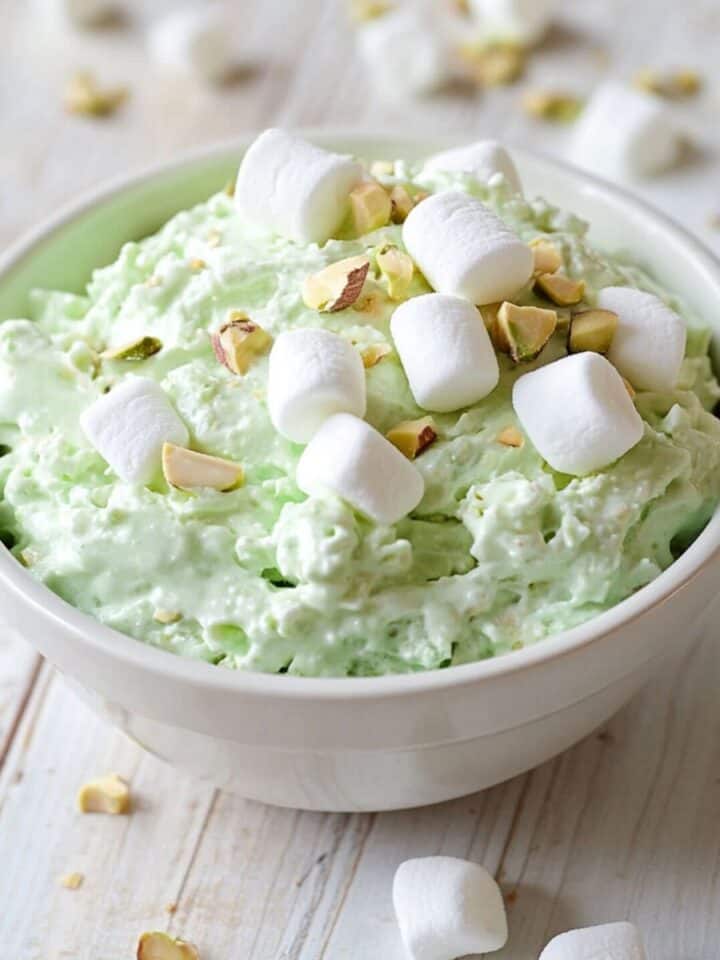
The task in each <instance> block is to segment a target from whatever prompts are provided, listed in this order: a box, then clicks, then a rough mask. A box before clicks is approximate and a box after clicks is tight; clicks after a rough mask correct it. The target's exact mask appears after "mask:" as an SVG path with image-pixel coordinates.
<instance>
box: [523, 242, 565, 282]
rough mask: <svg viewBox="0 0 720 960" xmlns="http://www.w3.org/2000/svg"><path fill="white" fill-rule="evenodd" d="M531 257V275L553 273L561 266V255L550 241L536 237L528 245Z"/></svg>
mask: <svg viewBox="0 0 720 960" xmlns="http://www.w3.org/2000/svg"><path fill="white" fill-rule="evenodd" d="M528 246H529V247H530V249H531V250H532V255H533V274H534V275H535V276H537V275H538V274H541V273H555V271H556V270H559V269H560V267H561V266H562V264H563V258H562V254H561V253H560V251H559V250H558V248H557V247H556V246H555V244H554V243H553V242H552V241H551V240H546V239H545V238H544V237H536V238H535V239H534V240H531V241H530V243H529V244H528Z"/></svg>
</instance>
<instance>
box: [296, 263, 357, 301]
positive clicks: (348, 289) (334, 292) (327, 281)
mask: <svg viewBox="0 0 720 960" xmlns="http://www.w3.org/2000/svg"><path fill="white" fill-rule="evenodd" d="M369 269H370V260H369V259H368V257H367V256H365V255H360V256H357V257H347V258H346V259H344V260H338V261H336V262H335V263H331V264H330V266H329V267H325V269H324V270H320V271H319V272H318V273H314V274H312V275H311V276H309V277H307V278H306V280H305V282H304V283H303V290H302V297H303V302H304V303H305V306H306V307H310V309H311V310H320V311H321V312H322V313H335V311H337V310H344V309H345V308H346V307H350V306H352V304H353V303H355V301H356V300H357V298H358V297H359V296H360V293H361V291H362V288H363V285H364V283H365V278H366V277H367V275H368V270H369Z"/></svg>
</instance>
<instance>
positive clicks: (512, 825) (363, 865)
mask: <svg viewBox="0 0 720 960" xmlns="http://www.w3.org/2000/svg"><path fill="white" fill-rule="evenodd" d="M142 6H143V5H142V4H140V3H139V2H138V3H137V4H136V5H135V7H134V10H135V13H136V17H135V26H133V27H132V28H130V27H128V28H126V29H123V30H120V31H117V32H107V33H106V32H102V33H100V34H97V35H90V34H82V35H80V34H78V35H72V36H67V37H62V38H60V39H59V40H58V38H57V36H55V38H54V40H52V39H51V38H52V33H51V29H50V25H49V24H48V26H47V28H46V27H44V26H43V25H42V24H40V25H38V24H37V23H36V22H34V21H33V20H32V17H31V9H32V7H33V5H32V4H29V3H28V4H20V3H16V2H13V0H4V3H0V9H2V11H3V31H4V35H5V44H6V53H5V55H4V56H3V57H2V58H0V113H1V116H2V131H3V135H2V140H3V148H2V150H0V175H2V182H3V190H2V199H1V201H0V242H3V243H4V242H7V241H9V240H10V239H12V238H14V237H15V236H16V235H17V234H18V233H19V232H20V231H22V230H24V229H25V228H27V227H28V226H30V225H32V224H34V223H36V222H37V221H38V220H39V219H40V218H41V217H43V216H45V215H46V213H47V212H48V211H50V210H52V209H54V208H55V207H56V206H57V205H58V204H59V203H61V202H64V201H65V200H68V199H70V198H72V197H73V196H76V195H77V194H78V193H79V192H81V191H82V190H83V189H85V188H86V187H89V186H92V185H94V184H95V183H97V182H98V181H99V180H100V179H104V178H106V177H109V176H113V175H116V174H118V173H122V172H123V171H125V170H127V169H129V168H131V167H137V166H138V165H142V164H144V163H146V162H148V161H150V160H159V159H163V158H169V157H171V156H172V155H173V154H174V153H176V152H177V151H178V150H179V149H182V148H185V147H187V146H190V145H194V144H197V143H199V142H204V141H209V140H212V139H215V138H220V137H225V136H227V135H230V134H233V133H238V132H241V131H242V130H244V129H249V128H252V127H255V128H258V127H261V126H265V125H267V124H268V123H271V122H272V123H286V124H295V125H301V124H318V123H319V124H325V125H331V124H344V125H347V124H350V123H352V124H358V125H364V126H367V127H375V128H377V127H391V128H393V127H394V128H397V127H398V126H401V127H402V128H403V129H407V130H409V131H410V132H422V131H423V129H425V130H428V129H432V130H433V131H437V132H440V131H446V132H462V133H467V135H468V137H471V136H473V137H478V136H481V135H482V136H486V135H489V136H501V137H505V136H507V137H508V138H509V139H511V140H515V141H516V142H524V143H527V144H530V145H532V146H535V147H539V148H548V149H555V150H557V151H558V152H559V153H562V151H563V149H564V146H563V145H564V143H565V142H566V138H567V132H566V131H565V130H556V129H555V128H550V127H541V126H540V125H537V124H533V123H530V122H528V121H526V120H525V119H524V118H523V117H522V115H521V114H520V112H519V110H517V109H516V108H515V106H516V103H517V101H518V98H519V90H518V89H513V88H510V89H508V90H502V91H497V92H494V93H492V94H491V95H487V96H485V97H479V98H476V99H470V98H462V97H455V98H449V97H440V98H437V99H433V100H432V101H429V102H427V103H425V104H410V105H407V104H403V105H393V106H385V105H384V104H382V103H381V102H380V101H379V100H377V99H376V98H375V97H371V98H368V96H367V90H366V88H365V86H364V84H363V67H362V65H361V64H360V63H359V62H358V61H357V60H356V59H355V58H354V56H353V55H352V45H351V38H350V35H349V33H348V29H347V27H346V24H345V21H344V14H343V10H342V5H341V3H340V2H339V0H324V2H323V0H306V2H305V3H304V4H303V8H304V10H305V11H306V13H305V15H304V16H303V17H288V15H287V9H288V5H286V4H280V3H263V4H259V3H258V4H255V5H251V4H249V3H247V2H246V3H245V4H244V6H245V7H246V9H247V16H246V20H245V29H246V31H247V36H248V43H250V44H252V45H254V46H255V48H256V49H258V50H260V51H265V54H264V56H262V57H260V60H261V64H260V69H259V71H258V73H257V74H256V75H255V76H254V78H252V80H251V81H249V82H247V83H246V84H242V85H238V86H237V87H233V88H229V89H227V90H224V91H220V92H213V91H208V90H207V89H206V88H204V87H202V88H201V87H199V86H198V85H196V84H193V82H192V81H178V80H177V79H176V78H174V77H173V78H169V77H165V76H164V75H161V74H160V73H159V72H158V71H157V70H156V69H155V68H151V67H150V66H149V65H147V62H146V60H145V54H144V53H143V50H142V48H141V45H140V44H139V42H138V39H137V34H136V32H135V30H136V29H137V24H138V21H140V20H142V18H143V16H146V14H143V13H142ZM144 6H145V7H146V8H152V10H153V12H154V11H155V10H158V12H159V11H160V9H166V8H168V7H169V6H170V4H169V3H167V2H165V0H154V2H153V4H152V5H151V4H145V5H144ZM566 7H567V8H569V13H568V14H567V15H566V27H565V28H564V29H563V30H562V31H555V34H554V36H553V37H552V42H551V45H550V46H549V48H548V49H547V51H546V52H545V53H544V54H543V55H542V56H538V57H537V58H536V60H535V62H534V63H533V65H532V67H531V72H530V77H531V80H532V81H537V82H545V81H548V82H553V83H556V84H558V85H560V86H563V87H567V88H570V89H573V90H575V89H578V90H584V89H589V88H590V87H591V85H592V83H593V82H594V81H595V80H596V79H599V78H600V77H601V76H604V75H605V74H606V73H608V72H610V73H612V74H613V75H616V76H627V75H628V74H630V73H632V71H633V70H634V69H635V68H636V67H638V66H641V65H645V64H651V65H652V64H657V65H667V64H669V65H673V64H676V65H680V66H692V67H698V68H700V69H702V70H704V71H705V72H706V74H707V75H708V76H709V77H713V76H714V80H715V85H714V89H713V90H710V91H709V92H708V93H707V95H706V96H705V97H704V98H703V99H702V100H700V101H698V102H697V103H695V104H692V105H689V106H687V107H683V108H682V110H681V116H682V117H683V118H685V119H686V120H687V122H688V124H689V126H690V127H691V128H692V129H693V130H695V131H696V135H697V136H698V138H699V140H700V143H701V147H702V149H701V151H698V153H697V155H696V157H695V158H694V159H693V160H692V162H690V163H689V164H688V165H687V166H685V167H684V168H682V169H680V170H678V171H676V172H675V173H673V174H671V175H668V176H667V177H663V178H659V179H657V180H656V181H653V182H652V183H646V184H643V185H641V186H640V188H639V189H640V192H641V193H643V195H645V196H646V197H648V198H650V199H652V200H654V201H655V202H656V203H657V204H658V205H659V206H661V207H662V208H663V209H665V210H666V211H667V212H669V213H671V214H673V215H674V216H676V217H677V218H678V219H680V220H681V221H682V222H683V223H684V224H685V225H686V226H687V227H689V228H690V229H692V230H695V231H697V232H698V233H699V234H700V235H701V236H702V237H703V238H704V239H705V240H706V241H707V242H709V243H711V244H712V245H713V246H714V247H715V249H716V250H718V251H720V233H718V232H716V233H712V232H711V231H710V230H709V229H707V228H706V226H705V224H706V220H707V216H708V214H709V213H710V211H711V210H712V209H713V205H714V206H715V207H717V206H718V205H719V203H720V201H719V197H718V189H717V184H718V179H719V177H718V165H717V161H716V160H715V161H714V160H713V157H712V149H713V148H714V149H715V150H716V151H717V150H718V149H720V124H719V123H718V115H719V114H720V93H719V84H720V68H719V66H718V64H717V49H718V38H719V37H720V7H718V5H717V2H716V0H693V2H692V3H688V4H678V3H676V2H671V0H653V2H652V3H650V2H642V3H634V4H627V3H625V2H623V0H583V3H582V4H575V3H569V2H568V3H566ZM330 29H333V30H337V31H338V32H337V35H336V36H337V39H336V42H335V43H333V44H328V43H327V40H326V31H327V30H330ZM53 30H54V27H53ZM601 49H602V50H604V51H607V52H609V53H610V55H611V65H610V67H608V66H607V65H603V61H604V60H605V58H604V56H601V55H600V54H599V53H598V51H599V50H601ZM593 51H595V53H593ZM86 66H89V67H93V68H95V69H96V70H97V72H98V75H99V77H101V78H102V79H103V80H107V81H108V82H110V83H112V82H128V83H130V85H131V86H132V87H133V98H132V100H131V101H130V102H129V103H128V105H127V107H126V108H125V109H124V110H123V111H122V112H121V113H120V114H118V115H117V116H116V117H115V118H113V119H112V120H110V121H107V122H105V123H93V122H90V121H83V120H81V119H74V118H67V117H66V116H65V115H64V114H63V112H62V109H61V105H60V98H59V89H60V87H61V85H62V82H63V81H64V79H65V78H66V77H67V75H68V74H69V73H70V72H71V71H72V70H74V69H77V68H82V67H86ZM719 680H720V649H719V648H718V645H717V643H716V642H715V640H714V637H712V636H710V637H708V639H707V640H706V641H705V642H704V643H703V644H702V645H701V646H700V647H699V648H697V649H696V650H695V651H694V652H693V653H691V654H690V655H687V656H685V655H683V656H682V657H677V658H675V660H674V661H672V662H671V663H669V664H668V665H667V666H666V667H665V668H664V669H663V670H662V672H661V673H660V674H659V675H658V678H657V679H656V680H655V681H654V682H652V683H651V685H650V686H649V687H648V688H646V690H645V691H644V692H643V693H642V694H641V695H640V696H639V697H637V698H636V699H635V700H634V701H633V703H632V704H631V706H630V707H629V708H627V709H625V710H624V711H623V712H622V713H621V714H619V715H618V716H617V717H616V718H615V719H614V720H613V721H611V723H610V724H609V726H608V727H607V729H606V730H605V731H604V732H603V733H601V734H600V735H596V736H592V737H590V738H589V739H587V740H586V741H585V742H584V743H582V744H581V745H579V746H578V747H576V748H574V749H573V750H571V751H570V752H568V753H566V754H565V755H563V756H562V757H561V758H559V759H557V760H555V761H551V762H550V763H547V764H545V765H544V766H543V767H541V768H539V769H538V770H536V771H534V772H533V773H531V774H527V775H524V776H522V777H520V778H517V779H516V780H513V781H510V782H509V783H507V784H505V785H503V786H500V787H497V788H495V789H493V790H490V791H487V792H485V793H482V794H478V795H476V796H474V797H471V798H467V799H464V800H457V801H453V802H451V803H448V804H443V805H442V806H438V807H431V808H423V809H420V810H417V811H414V812H409V813H392V814H383V815H380V816H373V815H352V816H345V815H339V814H331V815H323V814H315V813H294V812H291V811H284V810H278V809H273V808H267V807H262V806H260V805H258V804H255V803H252V802H248V801H243V800H239V799H237V798H235V797H232V796H230V795H227V794H221V793H216V792H214V791H212V790H211V789H209V788H207V787H203V786H198V785H197V784H195V783H191V782H190V781H188V780H185V779H184V778H182V777H181V776H179V775H177V774H176V773H174V772H173V771H172V770H170V768H168V767H166V766H165V765H163V764H162V763H160V762H159V761H156V760H154V759H153V758H151V757H149V756H147V755H145V754H144V753H142V752H141V751H140V750H139V749H138V748H137V747H136V746H134V745H132V744H131V743H129V742H128V741H126V740H125V739H124V738H123V737H122V736H121V735H119V734H116V733H113V732H112V731H111V730H110V728H109V727H107V726H105V725H104V724H102V723H101V722H100V721H98V720H96V719H95V718H94V717H93V716H92V715H91V714H90V713H89V712H88V711H87V710H86V708H85V707H83V706H81V705H80V704H79V703H78V702H77V701H76V700H75V698H74V697H73V696H72V695H71V694H70V693H69V691H67V690H66V689H65V687H64V686H63V685H62V683H61V682H60V681H59V679H58V678H56V677H52V676H51V675H50V672H49V671H48V669H47V667H44V668H43V669H42V670H41V671H40V672H39V674H38V673H37V672H36V659H35V657H34V656H33V655H32V654H31V653H30V652H29V651H28V648H27V647H26V646H25V645H24V643H23V641H21V640H19V639H17V638H15V637H14V636H12V637H11V636H8V635H5V634H4V635H2V636H0V762H2V761H3V760H4V764H3V766H2V769H1V770H0V863H1V864H2V870H0V946H1V947H2V948H3V949H4V950H5V953H6V954H7V955H8V956H9V957H13V958H14V957H18V958H22V960H41V958H42V960H60V958H64V960H67V958H73V960H99V958H106V957H107V958H108V960H109V958H115V957H118V958H119V957H125V956H132V952H133V947H134V942H135V939H136V937H137V935H138V934H139V933H140V932H141V931H142V930H144V929H148V928H154V927H161V928H168V929H170V930H171V931H173V932H175V933H176V934H178V935H183V936H186V937H187V938H189V939H191V940H193V941H195V942H197V943H198V945H199V946H200V947H201V948H202V954H203V958H204V960H220V958H226V957H231V956H232V957H235V956H243V957H247V958H248V960H267V958H275V957H277V958H284V960H291V958H292V960H355V958H357V960H362V958H374V957H377V956H382V957H383V960H399V958H400V956H401V952H400V945H399V937H398V935H397V932H396V929H395V926H394V921H393V917H392V904H391V898H390V890H391V881H392V875H393V872H394V869H395V867H396V866H397V864H398V863H399V862H400V861H401V860H402V859H405V858H406V857H408V856H420V855H426V854H436V853H444V854H450V855H454V856H462V857H470V858H471V859H476V860H478V861H480V862H483V863H484V864H485V865H486V866H487V867H488V869H490V870H491V871H492V872H493V873H494V874H495V875H496V877H497V878H498V879H499V881H500V883H501V884H502V886H503V888H504V890H505V891H506V893H508V894H510V897H509V920H510V941H509V944H508V946H507V948H506V949H505V950H504V951H503V952H502V954H496V956H497V957H498V960H530V958H533V957H535V956H537V955H538V953H539V951H540V948H541V947H542V946H543V945H544V943H545V942H546V941H547V940H548V939H549V937H550V936H552V935H553V934H555V933H557V932H559V931H561V930H564V929H568V928H571V927H577V926H581V925H583V924H590V923H600V922H603V921H610V920H615V919H620V918H624V917H627V918H629V919H631V920H633V921H634V922H635V923H637V924H638V925H639V926H640V927H641V929H642V930H643V933H644V936H645V940H646V943H647V947H648V953H649V956H651V957H653V958H654V960H715V958H716V957H717V943H718V940H719V939H720V896H719V895H718V894H719V893H720V889H719V886H720V881H719V880H718V877H719V876H720V834H719V833H718V830H717V814H718V806H719V805H720V774H719V769H720V768H719V763H720V756H719V754H718V748H717V744H718V742H719V741H720V705H719V703H718V697H717V689H718V681H719ZM28 693H29V694H30V695H29V698H28ZM113 769H116V770H118V772H120V773H122V774H124V775H126V776H128V777H129V778H130V779H131V781H132V784H133V788H134V792H135V793H136V795H137V797H138V803H137V806H136V810H135V812H134V813H133V815H132V816H130V817H128V818H116V819H106V818H102V817H81V816H80V815H78V814H76V813H75V811H74V809H73V798H74V793H75V789H76V787H77V786H78V784H79V783H80V782H81V781H82V780H84V779H86V778H88V777H90V776H92V775H94V774H97V773H101V772H104V771H106V770H113ZM74 870H78V871H81V872H83V873H85V875H86V878H85V882H84V885H83V886H82V887H81V888H80V889H79V890H77V891H69V890H65V889H63V888H61V887H60V886H59V884H58V877H59V875H60V874H62V873H66V872H70V871H74ZM171 902H177V904H178V909H177V911H176V912H175V913H174V914H169V913H167V912H166V911H165V909H164V907H165V905H166V904H167V903H171Z"/></svg>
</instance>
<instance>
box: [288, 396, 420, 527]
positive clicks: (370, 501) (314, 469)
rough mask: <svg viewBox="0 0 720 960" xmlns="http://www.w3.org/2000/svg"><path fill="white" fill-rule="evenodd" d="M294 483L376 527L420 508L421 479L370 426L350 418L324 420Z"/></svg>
mask: <svg viewBox="0 0 720 960" xmlns="http://www.w3.org/2000/svg"><path fill="white" fill-rule="evenodd" d="M296 481H297V485H298V487H299V488H300V489H301V490H302V491H303V493H307V494H308V495H309V496H323V495H325V494H327V493H332V494H335V495H336V496H338V497H341V498H342V499H343V500H346V501H347V502H348V503H349V504H350V506H352V507H353V508H354V509H355V510H358V511H359V512H360V513H362V514H364V515H365V516H367V517H370V519H372V520H374V521H375V522H376V523H383V524H390V523H397V521H398V520H402V518H403V517H405V516H407V514H408V513H410V511H411V510H414V509H415V507H416V506H417V505H418V504H419V503H420V501H421V500H422V497H423V493H424V492H425V484H424V481H423V478H422V474H420V472H419V471H418V470H417V469H416V468H415V467H414V466H413V465H412V463H410V461H409V460H408V459H406V457H404V456H403V455H402V453H400V451H399V450H397V449H396V448H395V447H394V446H393V445H392V444H391V443H390V442H389V441H388V440H386V439H385V437H383V436H382V434H380V433H378V432H377V430H375V429H374V427H371V426H370V424H368V423H365V421H364V420H360V419H359V418H358V417H354V416H352V414H349V413H337V414H335V416H333V417H330V418H329V419H327V420H326V421H325V422H324V423H323V425H322V426H321V427H320V429H319V430H318V431H317V433H316V434H315V436H314V437H313V438H312V440H311V441H310V443H309V444H308V445H307V447H306V448H305V450H304V451H303V454H302V456H301V457H300V460H299V462H298V466H297V474H296Z"/></svg>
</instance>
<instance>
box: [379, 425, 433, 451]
mask: <svg viewBox="0 0 720 960" xmlns="http://www.w3.org/2000/svg"><path fill="white" fill-rule="evenodd" d="M385 436H386V437H387V439H388V440H389V441H390V443H392V445H393V446H394V447H397V448H398V450H399V451H400V453H402V454H404V455H405V456H406V457H407V458H408V460H414V459H415V457H417V456H418V455H419V454H421V453H422V452H423V450H425V449H426V448H427V447H429V446H430V444H431V443H433V442H434V441H435V440H436V439H437V430H436V428H435V421H434V420H433V418H432V417H422V418H421V419H419V420H403V421H402V423H398V424H397V426H394V427H393V428H392V429H391V430H388V432H387V433H386V434H385Z"/></svg>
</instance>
